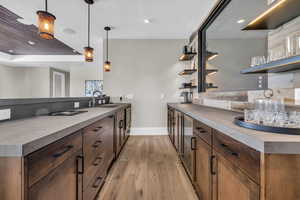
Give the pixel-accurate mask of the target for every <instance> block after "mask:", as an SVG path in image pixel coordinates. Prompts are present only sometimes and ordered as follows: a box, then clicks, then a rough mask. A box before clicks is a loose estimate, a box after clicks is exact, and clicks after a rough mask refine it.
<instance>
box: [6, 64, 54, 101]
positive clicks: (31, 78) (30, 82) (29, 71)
mask: <svg viewBox="0 0 300 200" xmlns="http://www.w3.org/2000/svg"><path fill="white" fill-rule="evenodd" d="M49 77H50V75H49V68H46V67H45V68H36V67H24V68H23V67H8V66H4V65H0V98H36V97H49V94H50V86H49V84H50V81H49Z"/></svg>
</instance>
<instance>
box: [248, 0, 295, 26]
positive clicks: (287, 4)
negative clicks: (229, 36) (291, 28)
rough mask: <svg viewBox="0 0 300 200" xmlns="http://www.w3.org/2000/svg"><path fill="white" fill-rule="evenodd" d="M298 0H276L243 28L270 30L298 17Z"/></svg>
mask: <svg viewBox="0 0 300 200" xmlns="http://www.w3.org/2000/svg"><path fill="white" fill-rule="evenodd" d="M299 14H300V1H299V0H277V1H276V2H275V3H273V4H272V5H271V6H270V7H269V9H268V10H266V11H265V12H264V13H262V14H261V15H259V16H258V17H257V18H255V19H254V20H253V21H251V22H250V23H249V24H248V25H247V26H246V27H245V28H244V29H243V30H270V29H276V28H278V27H279V26H281V25H283V24H285V23H287V22H289V21H290V20H292V19H294V18H296V17H298V16H299Z"/></svg>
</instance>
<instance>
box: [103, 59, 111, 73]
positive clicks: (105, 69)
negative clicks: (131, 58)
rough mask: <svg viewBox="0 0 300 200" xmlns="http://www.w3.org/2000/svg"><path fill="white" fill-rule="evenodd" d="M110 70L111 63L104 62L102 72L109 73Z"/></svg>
mask: <svg viewBox="0 0 300 200" xmlns="http://www.w3.org/2000/svg"><path fill="white" fill-rule="evenodd" d="M110 69H111V63H110V62H109V61H105V63H104V71H105V72H110Z"/></svg>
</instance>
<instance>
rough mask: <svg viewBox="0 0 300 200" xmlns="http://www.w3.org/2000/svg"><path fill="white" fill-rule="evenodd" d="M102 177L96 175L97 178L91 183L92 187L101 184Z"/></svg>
mask: <svg viewBox="0 0 300 200" xmlns="http://www.w3.org/2000/svg"><path fill="white" fill-rule="evenodd" d="M102 179H103V178H102V177H100V176H99V177H97V179H96V180H95V182H94V184H93V188H98V187H99V186H100V185H101V183H102Z"/></svg>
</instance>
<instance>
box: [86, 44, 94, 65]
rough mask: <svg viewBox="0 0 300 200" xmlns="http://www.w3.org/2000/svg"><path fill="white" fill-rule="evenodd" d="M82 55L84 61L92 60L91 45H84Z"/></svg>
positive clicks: (92, 51)
mask: <svg viewBox="0 0 300 200" xmlns="http://www.w3.org/2000/svg"><path fill="white" fill-rule="evenodd" d="M84 55H85V61H86V62H93V61H94V49H93V48H92V47H84Z"/></svg>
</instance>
